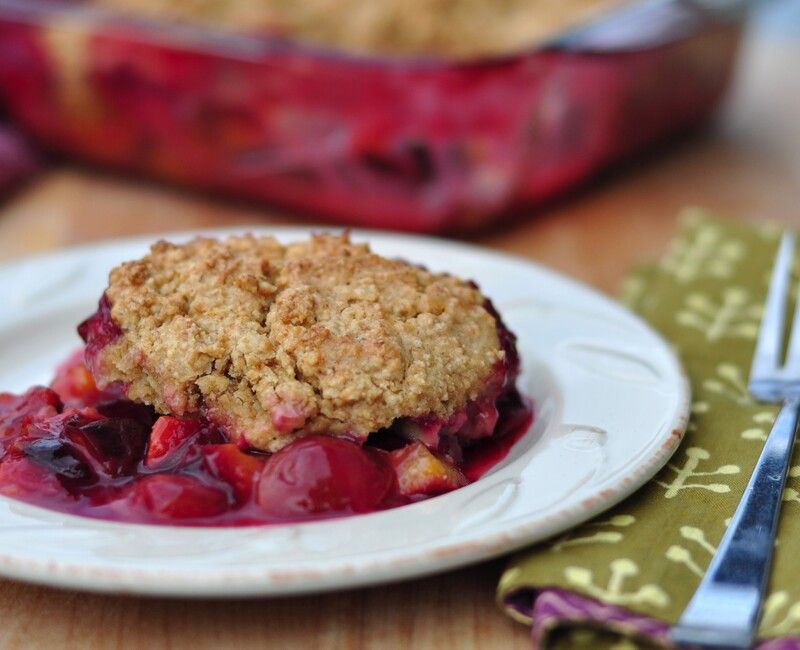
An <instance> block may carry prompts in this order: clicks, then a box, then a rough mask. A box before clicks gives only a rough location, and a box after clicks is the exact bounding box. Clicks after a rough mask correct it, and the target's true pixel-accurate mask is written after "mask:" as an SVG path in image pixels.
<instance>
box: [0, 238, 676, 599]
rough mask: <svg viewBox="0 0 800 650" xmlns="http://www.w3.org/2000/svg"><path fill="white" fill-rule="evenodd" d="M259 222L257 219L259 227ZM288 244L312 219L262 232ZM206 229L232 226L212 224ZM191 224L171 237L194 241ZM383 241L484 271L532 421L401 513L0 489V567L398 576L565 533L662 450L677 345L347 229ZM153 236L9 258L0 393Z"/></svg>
mask: <svg viewBox="0 0 800 650" xmlns="http://www.w3.org/2000/svg"><path fill="white" fill-rule="evenodd" d="M256 231H258V230H256ZM264 232H267V233H270V234H274V235H276V236H277V237H278V238H279V239H281V240H283V241H290V240H293V239H299V238H304V237H306V236H307V235H308V232H309V231H308V230H307V229H300V228H292V229H288V228H281V229H271V230H268V231H267V230H265V231H264ZM214 234H218V235H219V234H222V233H220V232H215V233H214ZM188 236H189V235H187V234H186V233H184V234H181V235H175V236H173V237H170V239H173V240H181V239H185V238H187V237H188ZM353 237H354V239H356V240H365V239H366V240H368V241H369V242H370V243H371V244H372V246H373V248H374V249H375V250H376V251H377V252H379V253H381V254H384V255H388V256H392V257H401V258H404V259H406V260H410V261H414V262H419V263H422V264H425V265H427V266H428V267H429V268H431V269H432V270H436V271H439V270H442V271H444V270H446V271H450V272H452V273H455V274H457V275H459V276H463V277H467V278H474V279H475V280H477V281H478V282H479V283H480V285H481V288H482V289H483V291H484V293H486V294H487V295H488V296H490V297H491V298H492V299H493V300H494V302H495V305H496V306H497V307H498V309H499V311H500V312H501V313H502V315H503V317H504V319H505V320H506V321H507V323H508V325H509V326H510V328H511V329H512V330H513V331H514V332H516V333H517V335H518V337H519V343H518V345H519V350H520V353H521V356H522V360H523V365H524V368H523V375H522V377H521V379H520V382H521V388H522V390H523V391H525V392H527V393H528V394H529V395H531V396H532V397H533V398H534V400H535V404H536V420H535V423H534V425H533V427H532V428H531V429H530V431H528V432H527V434H526V435H525V436H524V438H523V439H522V440H521V441H520V442H519V443H517V445H516V446H515V447H514V448H513V449H512V450H511V453H510V454H509V456H508V457H507V458H506V459H505V460H504V461H503V462H502V463H500V464H499V465H498V466H496V467H495V468H494V469H493V470H492V471H491V472H490V473H489V474H487V475H486V476H484V477H483V478H481V479H480V480H479V481H477V482H476V483H474V484H472V485H469V486H467V487H465V488H462V489H460V490H456V491H455V492H451V493H449V494H446V495H443V496H440V497H436V498H434V499H430V500H427V501H424V502H421V503H417V504H414V505H409V506H405V507H403V508H398V509H394V510H389V511H384V512H379V513H374V514H369V515H362V516H356V517H350V518H343V519H335V520H328V521H325V522H317V523H304V524H297V525H281V526H263V527H250V528H238V529H237V528H229V529H213V528H178V527H168V526H143V525H128V524H119V523H110V522H103V521H98V520H94V519H88V518H83V517H75V516H70V515H64V514H60V513H57V512H51V511H48V510H43V509H41V508H36V507H33V506H29V505H26V504H23V503H20V502H16V501H13V500H10V499H7V498H0V574H3V575H6V576H11V577H14V578H19V579H23V580H28V581H32V582H38V583H45V584H51V585H61V586H67V587H72V588H79V589H91V590H97V591H108V592H126V593H127V592H135V593H145V594H162V595H164V594H166V595H181V596H212V595H213V596H240V595H256V594H258V595H270V594H286V593H294V592H307V591H318V590H324V589H333V588H342V587H349V586H355V585H366V584H372V583H378V582H384V581H390V580H400V579H405V578H410V577H412V576H418V575H422V574H426V573H432V572H435V571H442V570H444V569H448V568H451V567H455V566H459V565H463V564H467V563H470V562H476V561H478V560H483V559H486V558H489V557H492V556H496V555H500V554H502V553H506V552H508V551H511V550H513V549H515V548H518V547H520V546H523V545H525V544H530V543H532V542H536V541H538V540H541V539H544V538H546V537H549V536H551V535H554V534H556V533H559V532H561V531H563V530H565V529H567V528H569V527H571V526H575V525H576V524H578V523H580V522H582V521H584V520H586V519H588V518H589V517H591V516H592V515H595V514H597V513H598V512H600V511H602V510H604V509H606V508H608V507H610V506H612V505H614V504H615V503H617V502H618V501H620V500H621V499H623V498H624V497H625V496H627V495H628V494H630V493H631V492H633V491H634V490H635V489H636V488H637V487H639V486H640V485H642V484H643V483H644V482H645V481H647V480H648V479H649V478H650V477H652V475H653V474H654V473H655V472H656V471H657V470H658V469H659V468H660V467H661V466H662V465H663V464H664V463H665V462H666V461H667V459H668V457H669V456H670V454H672V452H673V451H674V450H675V448H676V446H677V444H678V442H679V441H680V439H681V436H682V434H683V431H684V428H685V424H686V417H687V412H688V405H689V392H688V388H687V384H686V381H685V378H684V376H683V373H682V370H681V367H680V365H679V363H678V362H677V361H676V359H675V357H674V355H673V353H672V352H671V350H670V349H669V347H668V346H667V345H666V343H665V342H664V341H663V340H662V339H660V338H659V337H658V336H657V335H656V334H655V333H654V332H653V331H652V330H650V329H649V328H648V327H647V326H646V325H645V324H644V323H643V322H642V321H640V320H639V319H638V318H636V317H635V316H633V315H632V314H630V313H629V312H627V311H626V310H625V309H623V308H622V307H620V306H619V305H617V304H616V303H614V302H612V301H610V300H608V299H606V298H604V297H602V296H600V295H598V294H597V293H594V292H593V291H591V290H589V289H587V288H585V287H583V286H581V285H579V284H577V283H575V282H573V281H571V280H568V279H566V278H563V277H560V276H558V275H556V274H555V273H552V272H551V271H548V270H546V269H543V268H541V267H539V266H536V265H534V264H531V263H529V262H525V261H522V260H520V259H514V258H510V257H507V256H502V255H499V254H496V253H492V252H489V251H486V250H482V249H478V248H474V247H469V246H464V245H458V244H453V243H450V242H445V241H440V240H434V239H425V238H418V237H408V236H401V235H395V234H385V233H369V232H355V233H354V234H353ZM151 241H152V240H151V239H136V240H126V241H119V242H112V243H108V244H104V245H99V246H92V247H85V248H80V249H74V250H69V251H66V252H62V253H58V254H55V255H48V256H44V257H37V258H31V259H27V260H24V261H21V262H18V263H15V264H12V265H8V266H5V267H0V358H1V359H2V365H0V390H12V391H22V390H24V389H25V388H27V387H28V386H30V385H32V384H35V383H45V382H47V381H48V380H49V378H50V376H51V372H52V369H53V368H54V366H55V365H56V363H57V362H58V361H59V360H61V359H62V358H63V357H64V356H65V355H66V354H67V353H68V352H69V351H71V350H72V349H74V348H75V347H76V346H77V345H78V344H79V340H78V338H77V335H76V334H75V325H76V324H77V323H78V322H79V321H80V320H82V319H83V318H84V317H85V316H86V315H87V314H89V313H90V312H91V311H93V309H94V307H95V305H96V302H97V299H98V297H99V296H100V294H101V292H102V290H103V288H104V286H105V283H106V276H107V273H108V270H109V269H110V268H111V267H112V266H113V265H115V264H117V263H118V262H121V261H122V260H126V259H131V258H135V257H139V256H141V255H142V254H143V253H144V252H145V251H146V249H147V246H148V244H149V243H150V242H151Z"/></svg>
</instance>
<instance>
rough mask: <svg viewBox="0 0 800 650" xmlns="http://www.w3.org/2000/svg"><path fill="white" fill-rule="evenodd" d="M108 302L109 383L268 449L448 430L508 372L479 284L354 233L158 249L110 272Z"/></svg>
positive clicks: (100, 370) (102, 364) (99, 369)
mask: <svg viewBox="0 0 800 650" xmlns="http://www.w3.org/2000/svg"><path fill="white" fill-rule="evenodd" d="M106 294H107V296H108V298H109V299H110V301H111V304H112V308H111V315H112V317H113V319H114V321H115V322H116V323H117V324H118V325H119V326H120V327H121V329H122V332H123V334H122V336H121V337H120V338H118V339H117V340H116V341H115V342H114V343H112V344H110V345H109V346H107V347H106V348H104V349H103V350H102V351H101V352H100V356H99V358H98V360H97V361H98V363H96V364H95V372H96V374H97V375H98V376H97V379H98V380H99V382H100V383H101V384H104V385H105V384H109V383H111V382H114V381H121V382H124V383H125V384H127V385H128V396H129V397H130V398H131V399H133V400H137V401H142V402H145V403H148V404H152V405H153V406H154V407H155V408H156V409H157V410H158V411H160V412H162V413H169V414H172V415H178V416H181V415H188V414H193V413H197V412H204V413H206V414H207V415H208V416H209V417H211V418H212V419H214V420H216V421H218V422H220V423H222V424H223V425H224V426H225V427H226V428H227V430H228V432H229V434H230V435H231V436H232V437H234V438H238V437H239V436H242V435H244V436H245V437H246V440H247V442H248V443H249V444H251V445H253V446H254V447H257V448H259V449H263V450H265V451H275V450H277V449H279V448H281V447H283V446H284V445H286V444H288V443H289V442H291V441H292V440H293V439H295V438H298V437H300V436H302V435H306V434H310V433H325V434H331V435H338V436H354V437H358V438H363V437H365V436H366V435H367V434H369V433H370V432H372V431H375V430H377V429H380V428H382V427H385V426H388V425H390V424H391V423H392V421H394V420H395V419H396V418H399V417H416V416H422V415H426V414H434V415H436V416H440V417H448V416H449V415H450V414H452V413H453V412H455V411H456V410H457V409H459V408H461V407H463V406H464V405H465V404H466V402H467V401H468V400H471V399H475V398H477V397H478V395H479V393H480V391H481V388H482V387H483V384H484V383H485V381H486V379H487V377H489V375H490V374H491V372H492V368H493V366H494V365H495V364H496V363H497V361H498V360H500V359H502V358H503V352H502V351H501V348H500V343H499V341H498V337H497V333H496V329H495V319H494V317H493V316H492V315H490V314H489V312H487V311H486V309H485V308H484V306H483V303H484V297H483V296H482V295H481V293H480V292H479V291H478V290H477V289H476V288H475V287H474V286H472V285H471V284H469V283H467V282H464V281H462V280H459V279H457V278H454V277H451V276H447V275H437V274H433V273H429V272H427V271H425V270H423V269H420V268H418V267H415V266H412V265H410V264H407V263H404V262H401V261H396V260H389V259H385V258H383V257H380V256H378V255H375V254H373V253H371V252H370V250H369V248H368V246H366V245H363V244H354V243H351V242H350V241H349V239H348V237H347V235H341V236H333V235H318V236H313V237H312V238H311V240H310V241H304V242H299V243H294V244H290V245H288V246H283V245H281V244H280V243H279V242H277V241H276V240H275V239H273V238H271V237H254V236H244V237H231V238H229V239H227V240H225V241H224V242H221V241H218V240H214V239H206V238H199V239H195V240H193V241H191V242H189V243H187V244H184V245H175V244H170V243H167V242H164V241H162V242H158V243H157V244H155V245H154V246H153V247H152V248H151V251H150V254H148V255H146V256H145V257H143V258H142V259H140V260H137V261H133V262H127V263H124V264H122V265H120V266H118V267H116V268H115V269H114V270H112V272H111V274H110V282H109V286H108V289H107V291H106Z"/></svg>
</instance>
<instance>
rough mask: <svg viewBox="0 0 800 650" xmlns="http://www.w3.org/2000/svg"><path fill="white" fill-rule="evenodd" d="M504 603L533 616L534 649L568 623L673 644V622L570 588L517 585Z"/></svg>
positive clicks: (779, 648) (778, 649)
mask: <svg viewBox="0 0 800 650" xmlns="http://www.w3.org/2000/svg"><path fill="white" fill-rule="evenodd" d="M504 603H505V605H506V607H508V608H510V609H513V610H514V611H516V612H519V613H520V614H523V615H525V616H528V617H530V618H531V620H532V625H531V640H532V642H533V648H534V650H539V649H540V648H542V647H543V646H542V642H543V641H544V640H545V638H546V636H547V634H548V632H549V631H550V630H552V629H554V628H556V627H559V626H563V625H565V624H567V623H572V624H576V625H586V626H591V627H594V628H603V629H607V630H609V631H612V632H616V633H618V634H620V635H624V636H628V637H638V638H641V639H646V640H648V641H649V642H651V643H653V644H656V645H660V646H663V647H666V648H669V647H672V646H671V644H670V643H669V640H668V637H667V635H668V634H669V629H670V626H669V624H667V623H665V622H664V621H660V620H658V619H655V618H652V617H650V616H645V615H643V614H637V613H636V612H632V611H630V610H628V609H625V608H624V607H619V606H617V605H609V604H607V603H603V602H601V601H599V600H597V599H595V598H589V597H588V596H583V595H581V594H578V593H575V592H573V591H569V590H567V589H561V588H558V587H544V588H541V589H533V588H530V589H517V590H515V591H513V592H511V593H509V594H508V595H507V596H506V597H505V599H504ZM756 647H757V648H758V650H800V637H786V638H779V639H765V640H763V641H761V642H760V643H759V644H758V645H757V646H756Z"/></svg>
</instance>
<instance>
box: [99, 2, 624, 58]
mask: <svg viewBox="0 0 800 650" xmlns="http://www.w3.org/2000/svg"><path fill="white" fill-rule="evenodd" d="M623 1H624V0H413V1H411V0H303V1H302V2H298V1H297V0H93V3H94V4H96V5H100V6H105V7H110V8H114V9H117V10H121V11H123V12H130V13H134V14H143V15H149V16H152V17H154V18H159V19H164V18H167V19H180V20H184V21H197V22H200V23H206V24H208V25H211V26H213V27H215V28H218V27H223V28H229V29H234V30H245V31H250V32H252V31H254V30H255V31H257V30H266V31H273V32H277V33H279V34H282V35H285V36H290V37H292V38H296V39H298V40H301V41H305V42H308V43H314V44H319V45H324V46H328V47H334V48H339V49H342V50H345V51H349V52H356V53H361V54H371V53H380V54H390V55H445V56H452V57H456V58H470V57H477V56H487V55H488V56H492V55H498V54H508V53H511V52H516V51H519V50H524V49H526V48H531V47H533V46H535V45H536V44H537V42H540V41H542V40H544V39H547V38H550V37H552V36H555V35H556V34H558V33H559V32H561V31H563V30H564V29H567V28H569V27H571V26H573V25H575V24H577V23H579V22H581V21H584V20H588V19H590V18H592V17H594V16H596V15H598V14H600V13H601V12H603V11H606V10H608V9H610V8H612V7H615V6H618V5H621V4H622V2H623Z"/></svg>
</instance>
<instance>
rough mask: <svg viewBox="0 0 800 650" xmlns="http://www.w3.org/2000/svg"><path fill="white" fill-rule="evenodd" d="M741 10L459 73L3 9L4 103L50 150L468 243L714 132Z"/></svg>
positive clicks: (658, 22) (633, 13)
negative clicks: (663, 147) (515, 212)
mask: <svg viewBox="0 0 800 650" xmlns="http://www.w3.org/2000/svg"><path fill="white" fill-rule="evenodd" d="M733 4H735V3H733V2H725V1H724V0H723V1H722V2H720V1H719V0H717V2H716V4H715V5H708V4H706V3H703V4H700V3H698V2H690V1H687V0H646V1H645V2H636V3H634V4H628V5H625V6H624V7H623V8H621V9H616V10H614V11H612V12H609V13H607V14H605V15H604V16H603V17H602V18H601V19H599V20H595V21H593V22H592V23H590V24H587V25H584V26H582V27H579V28H577V29H574V30H573V31H571V32H570V33H567V34H563V35H561V36H560V37H559V38H556V39H554V40H552V41H550V42H548V43H546V44H543V45H540V46H537V47H536V48H535V49H532V50H530V51H527V52H522V53H519V54H517V55H514V56H506V57H502V58H495V59H491V60H479V61H466V62H465V61H458V62H457V61H448V60H444V59H436V58H389V57H374V58H373V57H364V56H357V55H347V54H342V53H336V52H331V51H329V50H322V49H315V48H313V47H310V46H307V45H300V44H298V43H296V42H292V41H289V40H286V39H280V38H277V37H274V36H264V35H247V34H241V33H234V32H223V31H211V30H209V29H208V28H200V27H196V26H187V25H176V24H158V23H153V22H148V21H144V20H134V19H131V18H127V17H121V16H119V15H113V14H109V13H107V12H105V13H104V12H101V11H98V10H96V9H91V8H89V7H88V6H86V5H82V4H81V3H80V2H76V1H75V0H72V1H68V0H61V1H60V2H54V1H52V0H50V1H49V2H45V1H43V0H0V92H2V95H3V98H4V101H5V103H6V104H7V109H8V111H9V112H10V113H11V114H12V116H13V117H14V118H15V119H16V120H17V121H18V122H19V123H20V124H21V125H23V126H24V127H25V128H26V129H27V130H28V131H29V132H30V134H31V135H33V136H34V137H35V138H36V139H37V140H38V141H39V142H41V143H43V144H44V145H45V146H46V147H48V148H51V149H53V150H57V151H61V152H65V153H69V154H74V155H79V156H81V157H83V158H85V159H89V160H93V161H96V162H99V163H103V164H106V165H111V166H114V167H118V168H125V169H130V170H138V171H141V172H144V173H146V174H148V175H151V176H155V177H160V178H165V179H170V180H173V181H178V182H181V183H185V184H189V185H193V186H196V187H201V188H208V189H214V190H220V191H223V192H226V193H230V194H233V195H237V196H242V197H248V198H251V199H258V200H263V201H266V202H269V203H272V204H279V205H284V206H288V207H292V208H295V209H298V210H301V211H305V212H307V213H311V214H313V215H314V217H322V218H325V219H328V220H334V221H341V222H345V223H350V224H358V225H366V226H372V227H380V228H393V229H403V230H416V231H428V232H436V231H450V232H453V231H463V230H465V229H468V228H474V227H477V226H482V225H485V224H488V223H490V222H492V221H495V220H497V219H499V218H502V216H503V215H505V214H508V212H509V211H510V210H511V209H512V208H514V207H516V206H518V205H521V204H528V205H530V204H535V203H538V202H541V201H543V200H545V199H548V198H550V197H553V196H555V195H557V194H559V193H561V192H563V191H564V190H566V189H567V188H570V187H572V186H574V185H575V184H577V183H579V182H580V181H582V180H584V179H586V178H587V177H589V176H590V175H592V174H593V173H595V172H596V171H597V170H599V169H601V168H603V167H605V166H607V165H609V164H610V163H613V162H615V161H618V160H620V159H622V158H624V157H626V156H629V155H631V154H633V153H635V152H637V151H640V150H642V149H643V148H645V147H647V146H648V145H651V144H652V143H654V142H656V141H658V140H662V139H664V138H666V137H668V136H671V135H674V134H676V133H678V132H680V131H682V130H685V129H687V128H688V127H690V126H692V125H694V124H696V123H698V122H700V121H702V120H703V119H704V118H706V117H707V116H708V115H709V114H710V113H711V111H712V110H713V109H714V107H715V106H716V104H717V103H718V102H719V100H720V98H721V96H722V94H723V91H724V89H725V87H726V84H727V82H728V79H729V76H730V72H731V68H732V64H733V61H734V58H735V53H736V49H737V45H738V42H739V37H740V33H741V26H742V22H743V17H742V12H740V11H737V10H736V7H733V10H732V7H731V5H733ZM740 4H741V3H740Z"/></svg>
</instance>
